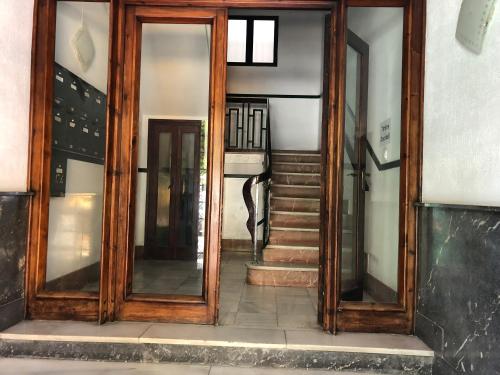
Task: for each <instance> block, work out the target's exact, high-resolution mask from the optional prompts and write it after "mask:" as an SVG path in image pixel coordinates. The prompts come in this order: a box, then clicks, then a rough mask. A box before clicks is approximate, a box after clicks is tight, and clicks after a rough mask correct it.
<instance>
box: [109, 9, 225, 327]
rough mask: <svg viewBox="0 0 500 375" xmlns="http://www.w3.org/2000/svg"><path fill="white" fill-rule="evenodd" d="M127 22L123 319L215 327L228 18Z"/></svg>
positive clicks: (200, 13)
mask: <svg viewBox="0 0 500 375" xmlns="http://www.w3.org/2000/svg"><path fill="white" fill-rule="evenodd" d="M124 17H125V23H124V28H125V38H124V40H123V41H122V43H123V45H122V47H121V50H122V51H123V61H124V66H123V84H122V90H123V95H121V98H122V102H121V106H122V111H121V115H120V120H121V121H120V123H121V126H120V134H119V137H120V141H121V144H120V160H119V165H120V171H121V175H120V188H119V190H120V193H119V194H120V197H119V212H120V214H119V219H118V220H119V228H118V235H117V237H118V241H117V250H116V270H115V275H116V277H115V281H116V285H115V286H116V288H115V301H114V303H113V306H112V309H113V311H114V318H115V319H118V320H139V321H162V322H176V323H202V324H213V323H215V321H216V318H217V298H218V275H219V256H220V254H219V249H220V235H221V233H220V232H221V229H220V226H221V201H222V186H223V156H224V154H223V153H224V141H223V139H224V137H223V125H224V106H225V74H226V70H225V59H226V23H227V11H226V10H218V9H197V8H189V7H179V8H176V7H173V8H170V7H159V6H149V7H148V6H126V7H125V8H124ZM152 118H153V119H155V120H151V119H152ZM148 133H149V134H148ZM148 154H149V155H151V156H150V157H149V158H148ZM147 159H149V160H147ZM146 163H147V165H146ZM148 185H149V188H148ZM148 190H149V191H150V192H149V194H148V193H147V191H148ZM160 190H162V191H161V194H160V193H159V191H160ZM146 197H148V198H146ZM149 227H154V229H152V230H151V231H149V229H150V228H149ZM150 246H151V247H150Z"/></svg>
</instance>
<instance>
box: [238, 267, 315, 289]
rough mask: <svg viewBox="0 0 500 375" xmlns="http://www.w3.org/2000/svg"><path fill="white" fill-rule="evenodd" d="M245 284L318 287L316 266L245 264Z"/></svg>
mask: <svg viewBox="0 0 500 375" xmlns="http://www.w3.org/2000/svg"><path fill="white" fill-rule="evenodd" d="M247 283H248V284H250V285H261V286H287V287H296V288H317V287H318V266H317V265H307V264H296V263H281V262H260V263H258V264H257V263H253V262H249V263H247Z"/></svg>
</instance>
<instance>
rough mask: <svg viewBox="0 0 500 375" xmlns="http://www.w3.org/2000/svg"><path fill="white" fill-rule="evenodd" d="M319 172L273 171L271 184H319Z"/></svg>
mask: <svg viewBox="0 0 500 375" xmlns="http://www.w3.org/2000/svg"><path fill="white" fill-rule="evenodd" d="M320 177H321V176H320V174H319V173H304V172H300V173H292V172H273V184H279V185H307V186H317V187H319V185H320Z"/></svg>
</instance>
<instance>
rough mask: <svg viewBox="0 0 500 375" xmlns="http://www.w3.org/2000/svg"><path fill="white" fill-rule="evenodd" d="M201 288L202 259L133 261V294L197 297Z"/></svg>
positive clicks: (200, 292)
mask: <svg viewBox="0 0 500 375" xmlns="http://www.w3.org/2000/svg"><path fill="white" fill-rule="evenodd" d="M202 286H203V258H201V259H199V260H198V261H197V260H192V261H182V260H152V259H144V260H142V259H136V260H135V264H134V278H133V284H132V290H133V292H134V293H149V294H170V295H196V296H199V295H201V294H202Z"/></svg>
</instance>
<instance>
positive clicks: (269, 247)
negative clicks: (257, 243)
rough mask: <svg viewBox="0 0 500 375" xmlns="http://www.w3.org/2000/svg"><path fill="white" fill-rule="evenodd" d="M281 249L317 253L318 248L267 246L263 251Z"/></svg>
mask: <svg viewBox="0 0 500 375" xmlns="http://www.w3.org/2000/svg"><path fill="white" fill-rule="evenodd" d="M267 249H269V250H272V249H283V250H291V251H295V250H300V251H319V246H300V245H296V246H295V245H267V246H266V247H265V249H264V251H265V250H267Z"/></svg>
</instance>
